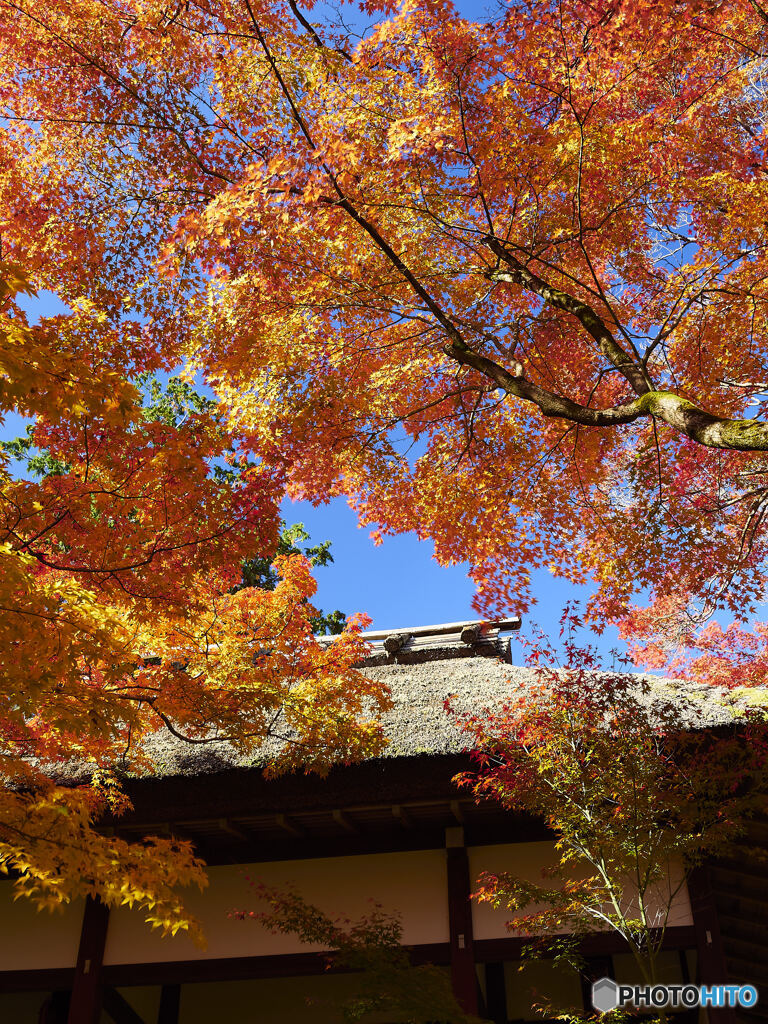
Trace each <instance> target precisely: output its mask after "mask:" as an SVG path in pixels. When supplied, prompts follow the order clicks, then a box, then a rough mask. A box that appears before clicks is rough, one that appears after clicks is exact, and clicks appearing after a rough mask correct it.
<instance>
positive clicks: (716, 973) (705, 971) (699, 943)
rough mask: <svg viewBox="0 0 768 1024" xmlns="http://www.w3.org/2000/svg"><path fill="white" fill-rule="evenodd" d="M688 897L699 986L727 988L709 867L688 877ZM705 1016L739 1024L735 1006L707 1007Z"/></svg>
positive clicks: (724, 1023)
mask: <svg viewBox="0 0 768 1024" xmlns="http://www.w3.org/2000/svg"><path fill="white" fill-rule="evenodd" d="M688 895H689V897H690V900H691V913H692V915H693V924H694V928H695V929H696V984H697V985H727V984H728V980H729V979H728V971H727V968H726V966H725V950H724V948H723V939H722V936H721V934H720V921H719V920H718V916H717V904H716V903H715V894H714V892H713V890H712V880H711V878H710V874H709V870H708V868H707V867H706V865H705V866H702V867H698V868H694V870H693V871H691V873H690V875H689V876H688ZM704 1013H705V1014H706V1018H707V1019H708V1020H710V1021H711V1022H712V1024H736V1019H737V1018H736V1010H735V1009H734V1007H732V1006H723V1007H720V1008H715V1007H707V1008H706V1009H705V1011H704Z"/></svg>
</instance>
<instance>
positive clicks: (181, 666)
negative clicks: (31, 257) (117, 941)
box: [0, 264, 388, 941]
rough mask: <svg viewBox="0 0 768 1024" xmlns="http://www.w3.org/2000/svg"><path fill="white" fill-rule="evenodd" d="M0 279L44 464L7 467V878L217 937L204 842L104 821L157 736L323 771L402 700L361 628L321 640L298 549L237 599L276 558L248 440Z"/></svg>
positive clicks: (0, 698) (369, 749)
mask: <svg viewBox="0 0 768 1024" xmlns="http://www.w3.org/2000/svg"><path fill="white" fill-rule="evenodd" d="M0 271H1V272H2V276H3V279H4V303H5V304H4V308H3V311H2V320H0V380H1V381H2V384H1V385H0V411H1V412H7V411H13V412H16V413H21V414H23V415H26V416H31V415H34V417H35V420H34V424H33V426H32V427H31V429H30V436H29V439H28V440H29V443H30V444H31V443H34V445H35V446H37V447H39V448H40V449H41V450H42V451H44V452H45V455H44V456H37V458H38V460H42V462H44V464H45V471H44V472H42V473H41V479H39V480H32V479H25V478H18V477H14V476H12V475H11V473H10V472H9V452H8V451H5V450H4V453H3V462H2V466H0V494H1V495H2V505H1V506H0V609H1V610H2V614H0V664H2V676H3V687H2V694H1V695H0V772H1V773H2V778H3V785H2V787H1V788H0V870H3V871H4V872H6V873H8V872H12V873H13V874H14V876H15V877H16V884H17V887H18V889H19V891H20V892H21V893H23V894H25V895H27V896H29V897H30V898H31V899H32V900H34V902H35V903H36V904H37V905H38V906H41V907H48V908H54V907H56V906H59V905H61V904H63V903H66V902H69V901H70V900H71V899H73V898H74V897H76V896H82V895H91V896H98V897H100V898H101V899H102V900H103V901H104V902H105V903H108V904H126V905H129V906H137V907H139V908H140V909H142V911H143V912H144V915H145V918H146V920H147V921H148V922H149V923H150V924H151V925H152V926H153V927H158V928H161V929H162V930H163V931H164V932H165V933H173V934H175V933H176V932H177V931H178V930H180V929H181V930H188V931H190V932H191V934H192V935H193V937H194V938H195V939H197V940H198V941H201V935H200V932H199V928H198V926H197V924H196V922H195V921H194V919H193V918H191V917H190V915H189V913H188V912H187V911H186V909H185V907H184V903H183V900H182V899H181V897H180V895H179V892H178V888H179V886H183V885H190V884H198V885H200V886H202V885H204V884H205V883H206V880H205V875H204V872H203V865H202V862H201V861H200V860H199V859H198V858H197V857H196V856H195V855H194V851H193V849H192V846H191V844H190V843H188V842H184V841H178V840H176V839H158V838H155V837H150V838H147V839H146V840H145V841H144V842H141V843H128V842H126V841H124V840H122V839H120V838H119V835H117V836H116V835H114V834H109V835H108V834H105V833H104V832H102V831H99V830H98V829H97V827H96V825H95V823H96V822H97V821H98V820H99V819H100V818H103V817H104V815H105V814H110V815H111V816H112V817H113V818H114V817H118V816H119V815H120V814H121V813H123V812H124V811H125V810H126V809H128V808H129V803H128V801H127V799H126V798H125V796H124V794H123V793H122V791H121V787H120V782H119V775H120V774H121V773H124V772H125V771H126V770H129V771H131V772H132V773H136V772H138V773H140V774H142V773H144V774H146V773H152V772H154V771H156V770H157V767H156V765H155V763H154V760H153V755H152V749H153V748H152V742H151V740H152V736H153V734H154V733H156V732H157V731H158V730H163V731H165V732H170V733H171V734H172V736H174V737H175V738H176V739H177V740H178V741H179V742H180V743H187V744H208V743H211V742H217V741H218V742H221V741H226V742H227V743H228V744H229V747H230V749H233V750H234V751H236V752H239V753H241V754H242V753H246V752H253V754H254V756H260V755H259V750H260V748H261V747H262V746H263V744H264V742H265V741H266V740H270V741H271V746H270V754H269V757H268V758H267V757H266V756H265V755H261V756H262V761H263V762H264V768H265V771H266V772H267V773H277V772H280V771H286V770H295V769H302V770H316V771H320V772H324V771H326V770H327V769H328V767H329V766H330V765H331V764H332V763H333V762H334V761H337V760H339V759H341V760H347V761H350V760H355V759H358V758H360V757H363V756H367V755H370V754H375V753H377V752H378V751H379V750H380V748H381V746H382V742H383V740H382V735H381V729H380V726H379V725H378V723H377V720H376V719H377V716H378V713H379V712H380V711H381V709H382V708H383V707H386V706H387V699H388V698H387V695H386V692H385V690H384V688H383V687H381V686H380V685H378V684H376V683H373V682H372V681H370V680H367V679H366V678H365V677H364V676H363V675H361V673H360V672H358V671H357V670H356V669H354V668H353V667H352V666H353V665H354V664H356V663H358V662H359V661H360V660H361V658H362V657H363V656H364V654H365V651H366V649H367V648H366V645H365V644H364V642H363V641H362V640H361V638H360V635H359V631H360V626H361V625H362V624H363V623H362V620H356V619H353V620H351V622H350V623H349V625H348V626H347V628H344V630H343V631H342V632H341V634H340V635H339V636H338V638H337V639H335V641H334V642H333V643H327V644H323V643H320V642H318V640H317V638H316V637H315V636H314V634H313V622H314V621H315V620H316V617H317V614H318V613H317V611H316V610H315V609H314V608H313V606H312V604H311V603H310V601H311V598H312V595H313V594H314V592H315V582H314V580H313V578H312V576H311V567H310V562H309V560H308V559H307V558H306V557H304V556H303V555H302V554H300V553H299V552H298V551H297V550H296V549H295V548H294V547H292V546H291V545H290V544H289V545H288V547H287V549H286V553H285V554H283V555H281V556H280V557H278V558H276V559H275V560H274V561H273V563H272V564H271V572H272V577H271V578H270V580H269V581H268V584H269V585H268V586H266V587H263V588H257V587H254V586H249V587H246V588H242V589H240V588H239V584H241V583H242V575H241V572H242V563H243V562H245V561H247V559H249V558H251V557H252V556H253V553H254V551H257V552H260V553H263V557H266V555H267V554H268V553H269V552H274V550H275V547H276V544H277V526H278V516H277V505H276V502H277V499H278V497H279V493H280V489H279V480H278V479H277V475H276V474H275V473H274V472H271V471H270V470H269V469H268V468H267V467H265V466H263V465H257V464H256V463H254V462H252V461H251V462H250V463H249V464H248V465H247V466H245V467H243V466H242V465H241V467H240V471H239V472H237V473H234V474H233V473H229V472H228V471H227V470H222V469H221V466H220V465H219V466H217V465H216V463H217V460H218V461H220V460H221V459H226V458H230V459H232V450H233V449H232V445H233V438H232V436H231V434H229V433H228V432H227V431H226V429H225V428H224V427H223V426H222V423H221V422H220V419H219V418H218V417H217V415H216V413H215V412H214V411H213V410H212V409H210V408H207V407H201V408H199V409H198V411H195V412H190V413H189V415H185V416H184V417H183V418H181V419H180V420H179V419H178V418H176V417H174V416H172V415H170V414H169V415H166V416H165V418H164V419H163V418H162V417H161V418H153V417H148V416H147V410H145V409H143V408H142V406H141V404H140V392H139V389H138V388H137V387H136V386H135V384H134V383H132V382H131V377H132V374H131V371H132V370H133V369H134V367H133V366H132V365H131V362H130V359H129V358H128V356H127V353H125V352H124V351H122V350H121V349H120V347H119V344H118V342H117V340H116V339H117V337H118V333H117V332H115V331H111V330H110V329H109V326H108V325H105V323H104V320H103V318H101V317H100V316H99V315H98V314H93V313H92V312H91V311H88V310H87V309H85V310H76V311H75V312H74V313H73V314H72V315H71V316H62V317H56V318H53V319H49V320H46V321H44V322H43V324H42V325H41V326H39V327H30V326H28V324H27V323H26V320H25V317H24V315H23V313H22V312H21V310H20V309H19V308H18V306H16V305H15V303H14V301H13V300H14V296H15V295H16V294H17V293H18V292H19V291H20V290H29V286H28V283H27V281H26V278H25V276H24V275H23V273H22V272H21V271H20V270H19V269H18V268H17V267H16V266H14V265H9V264H4V265H2V266H1V267H0ZM141 365H143V364H142V363H141V362H140V361H138V360H137V363H136V366H137V367H138V366H141ZM199 404H200V403H198V405H199ZM208 404H209V405H212V404H214V403H208ZM203 406H205V403H203ZM26 443H27V441H26V440H25V441H24V442H22V443H21V444H20V446H19V445H17V447H20V448H23V447H24V445H26ZM10 447H11V448H13V446H12V445H11V446H10ZM234 461H235V462H238V458H237V457H235V458H234ZM240 462H242V460H240ZM216 469H218V470H219V472H216ZM289 536H290V538H291V540H293V539H294V538H295V537H298V536H299V535H297V534H296V533H295V531H294V533H290V534H289ZM319 550H320V554H321V556H322V554H323V552H324V549H323V547H322V546H321V547H320V549H319ZM325 554H326V555H327V552H325ZM68 780H69V781H68Z"/></svg>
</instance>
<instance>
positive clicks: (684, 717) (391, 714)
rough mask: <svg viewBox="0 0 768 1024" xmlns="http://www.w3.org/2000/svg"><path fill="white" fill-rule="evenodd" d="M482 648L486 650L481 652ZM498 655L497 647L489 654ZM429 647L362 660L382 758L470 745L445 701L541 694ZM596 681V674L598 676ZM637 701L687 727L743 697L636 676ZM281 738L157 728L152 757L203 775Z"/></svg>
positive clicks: (238, 763)
mask: <svg viewBox="0 0 768 1024" xmlns="http://www.w3.org/2000/svg"><path fill="white" fill-rule="evenodd" d="M483 653H484V654H487V653H490V652H483ZM494 653H495V652H494ZM437 654H438V651H437V650H436V648H435V647H434V646H432V647H431V648H430V650H429V654H428V658H427V660H420V661H416V662H415V663H414V662H413V661H411V660H410V659H409V663H405V664H403V663H402V662H400V663H398V661H397V660H396V659H395V658H390V659H389V660H390V663H389V664H374V665H366V666H365V667H363V668H362V671H363V672H364V673H365V674H366V675H367V676H369V677H370V678H373V679H376V680H378V681H380V682H383V683H385V684H386V685H387V686H388V687H389V689H390V691H391V695H392V701H393V706H392V709H391V710H390V711H388V712H387V713H386V714H385V715H384V716H383V719H382V725H383V729H384V733H385V735H386V737H387V740H388V745H387V747H386V749H385V751H384V753H383V757H384V758H389V759H392V758H403V757H414V756H419V755H446V754H457V753H461V752H462V751H465V750H466V749H467V747H468V742H469V741H468V738H467V735H466V734H465V733H463V732H462V731H461V729H460V727H459V725H458V724H457V721H456V717H455V716H450V715H448V714H446V711H445V706H444V705H445V701H446V699H447V698H449V697H450V698H453V699H452V706H453V707H454V708H455V710H456V711H457V712H458V714H459V716H461V714H467V713H477V712H482V711H484V710H485V709H489V710H490V711H496V712H498V711H500V710H501V708H502V707H503V706H504V705H505V704H507V703H510V702H513V701H516V700H517V699H518V698H519V697H521V696H522V697H525V696H526V695H528V694H530V696H531V699H532V700H533V699H540V696H539V695H538V694H539V688H540V679H539V676H538V675H537V673H536V672H535V671H534V670H532V669H529V668H522V667H518V666H515V665H512V664H509V663H507V662H505V661H502V660H501V659H500V658H499V657H498V654H497V656H496V657H488V656H474V657H473V656H471V652H469V655H470V656H460V655H457V651H456V648H455V646H451V647H449V646H447V647H446V648H445V651H444V657H442V658H439V657H437V656H436V655H437ZM595 678H596V680H599V677H598V676H596V677H595ZM634 678H635V679H636V681H637V687H638V697H639V699H640V700H641V701H642V702H643V703H645V704H647V705H649V706H651V707H652V706H653V704H654V702H658V701H660V700H662V699H664V700H669V699H670V698H672V699H673V700H674V702H675V704H676V705H677V706H679V708H680V712H681V724H683V725H686V726H689V727H691V728H706V727H713V726H718V725H727V724H729V723H731V722H733V721H734V719H736V718H738V717H739V710H740V708H743V707H744V706H745V702H744V701H743V700H740V699H738V698H734V697H733V695H732V694H731V693H730V691H728V690H725V689H718V688H713V687H710V686H707V685H705V684H696V683H689V682H686V681H683V680H670V679H660V678H658V677H655V676H648V675H639V674H638V675H636V676H635V677H634ZM277 747H278V741H276V740H270V741H268V742H267V743H265V744H264V745H263V746H262V747H260V748H259V750H258V751H257V752H256V754H255V755H254V754H253V753H252V754H248V755H243V754H239V753H237V752H236V751H234V750H233V749H232V748H231V747H230V746H229V745H228V744H226V743H220V744H212V745H210V746H203V747H190V746H189V745H188V744H184V743H183V742H181V741H179V740H177V739H175V738H174V737H172V736H169V735H168V734H167V733H163V734H157V735H156V736H155V737H154V738H153V739H152V743H151V751H152V755H153V757H154V758H155V760H156V762H157V764H158V768H159V770H160V771H161V772H162V774H163V775H165V776H175V775H187V774H194V775H199V774H207V773H210V772H219V771H225V770H228V769H230V768H247V767H258V766H259V765H261V764H263V763H264V761H265V760H266V759H267V758H268V757H269V756H270V754H274V753H275V752H276V750H277Z"/></svg>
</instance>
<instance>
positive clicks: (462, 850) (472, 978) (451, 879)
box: [445, 828, 478, 1013]
mask: <svg viewBox="0 0 768 1024" xmlns="http://www.w3.org/2000/svg"><path fill="white" fill-rule="evenodd" d="M445 846H446V849H445V855H446V858H447V862H448V928H449V934H450V943H451V983H452V985H453V992H454V995H455V996H456V999H457V1000H458V1002H459V1005H460V1006H461V1008H462V1009H463V1010H464V1012H465V1013H478V999H477V974H476V971H475V954H474V948H473V945H474V943H473V936H472V905H471V903H470V899H469V897H470V893H471V888H470V881H469V858H468V857H467V849H466V847H465V846H464V829H463V828H447V829H446V830H445Z"/></svg>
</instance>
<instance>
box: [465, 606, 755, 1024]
mask: <svg viewBox="0 0 768 1024" xmlns="http://www.w3.org/2000/svg"><path fill="white" fill-rule="evenodd" d="M564 617H565V618H567V617H568V613H566V615H565V616H564ZM563 647H564V651H565V657H564V659H563V661H562V663H560V664H558V661H557V651H556V650H555V648H554V646H553V645H552V644H551V643H549V642H547V641H546V638H540V639H539V641H537V642H536V644H535V645H534V648H535V649H534V651H533V658H532V660H533V664H534V678H535V679H536V683H535V686H534V687H533V692H528V693H525V694H524V695H521V696H520V697H518V698H517V699H511V700H510V701H509V702H508V703H507V704H506V705H505V706H504V707H503V708H495V709H491V710H490V711H489V710H487V709H486V710H485V711H478V712H477V713H474V714H471V715H466V714H464V715H461V716H459V720H460V722H461V724H462V725H463V728H464V729H465V730H466V732H467V735H468V739H470V740H471V745H472V748H473V755H472V756H473V759H474V760H475V762H476V764H475V768H474V770H472V771H469V772H464V773H462V774H461V775H460V776H457V778H456V779H455V781H456V782H457V783H459V784H460V785H461V786H463V787H466V788H468V789H469V790H470V791H471V792H472V793H473V794H474V795H475V797H476V798H477V799H478V800H481V801H485V800H490V801H493V802H494V803H496V804H500V805H501V806H502V807H504V808H505V809H507V810H509V811H512V812H517V813H524V814H529V815H533V816H535V817H536V818H537V819H539V820H543V821H544V822H545V823H546V824H547V826H548V827H549V828H550V830H551V832H552V836H553V848H552V856H551V859H550V860H549V862H546V863H545V864H544V866H543V867H542V868H541V870H540V872H539V873H538V875H537V877H530V876H528V877H521V876H518V875H516V874H515V873H514V871H504V870H498V871H486V872H483V873H482V874H481V875H480V877H479V878H478V879H477V880H476V891H475V892H474V894H473V898H474V899H476V900H478V901H479V902H481V903H488V904H490V905H492V906H494V907H496V908H499V909H502V910H505V911H507V912H508V913H509V915H510V916H509V920H508V922H507V927H508V928H509V929H510V930H512V931H514V932H515V933H516V934H519V935H522V936H524V937H527V938H528V939H529V940H530V945H529V946H528V948H527V953H528V955H530V956H532V957H533V958H537V957H542V956H543V957H546V958H553V957H554V958H555V959H557V960H558V961H560V962H565V963H567V964H568V965H569V966H571V967H576V968H582V967H583V966H585V965H584V962H583V957H582V956H581V953H580V941H581V939H582V938H583V937H584V936H585V935H587V934H590V933H595V932H612V933H613V934H614V935H617V936H619V937H620V938H621V940H622V942H623V944H624V949H625V951H626V952H627V953H628V954H631V956H632V960H633V965H634V971H633V977H634V978H636V980H637V981H638V982H642V983H644V984H647V985H654V984H657V983H659V982H661V981H663V980H664V968H663V962H662V951H663V947H664V940H665V936H666V934H667V929H668V928H669V927H670V925H674V924H675V914H676V912H677V911H679V909H680V908H681V907H682V906H684V905H685V904H684V900H685V898H686V883H687V881H688V880H689V878H690V876H691V873H692V872H693V870H694V869H695V868H696V867H697V866H699V865H700V864H701V863H703V862H704V861H706V860H707V859H708V858H712V857H718V856H727V855H730V856H738V857H739V858H743V857H744V856H745V855H746V856H749V855H750V852H753V853H754V852H755V851H752V850H751V847H750V846H749V844H746V845H742V846H741V847H738V846H737V845H736V843H738V842H739V841H740V840H742V839H743V837H744V835H745V833H746V832H747V829H748V825H749V819H750V818H751V817H752V816H753V815H755V814H757V813H760V812H763V813H764V811H765V807H766V799H767V796H768V732H767V731H766V723H765V716H764V714H763V713H761V712H759V711H756V710H755V709H750V708H749V707H748V706H745V705H744V703H743V701H739V700H738V699H734V698H732V699H731V700H730V701H728V700H726V699H725V695H724V694H723V692H722V691H720V692H719V693H717V692H713V691H711V690H710V689H708V688H707V689H704V690H702V689H701V688H697V687H690V686H688V685H685V684H684V685H683V686H682V687H678V686H676V685H675V683H673V682H671V681H670V680H667V679H662V680H659V679H656V680H654V679H653V678H652V677H649V676H638V675H637V674H629V673H627V672H626V671H624V670H622V668H621V667H619V669H618V670H614V671H610V672H605V671H602V672H601V671H597V666H598V664H599V662H598V661H597V659H596V652H595V651H594V650H593V649H590V648H589V647H588V646H587V647H585V646H583V645H581V644H579V643H578V642H577V640H576V639H575V637H574V634H573V633H572V632H569V634H568V635H567V636H566V639H565V642H564V644H563ZM713 712H714V718H715V721H714V722H713ZM756 856H757V857H758V858H759V857H760V856H761V855H760V854H759V853H757V854H756ZM678 920H679V919H678ZM563 1010H564V1007H562V1006H559V1007H558V1006H554V1007H553V1006H548V1007H546V1011H547V1012H546V1015H547V1016H553V1015H555V1016H556V1015H558V1012H562V1011H563ZM667 1018H668V1014H667V1012H666V1011H664V1010H662V1011H659V1019H660V1020H661V1021H664V1020H665V1019H667ZM620 1019H621V1018H620Z"/></svg>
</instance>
